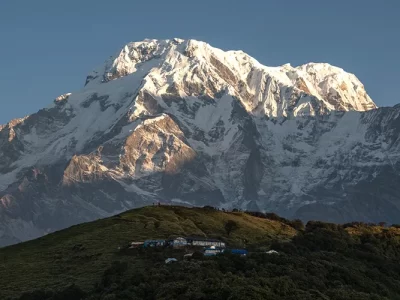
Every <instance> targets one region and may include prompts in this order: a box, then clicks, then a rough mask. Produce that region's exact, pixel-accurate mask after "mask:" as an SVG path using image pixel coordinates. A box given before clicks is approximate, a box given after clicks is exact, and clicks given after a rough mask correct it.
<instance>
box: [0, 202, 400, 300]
mask: <svg viewBox="0 0 400 300" xmlns="http://www.w3.org/2000/svg"><path fill="white" fill-rule="evenodd" d="M227 222H235V224H236V229H235V230H233V231H231V232H227V230H226V224H227ZM398 227H399V226H392V227H385V224H380V225H376V224H370V225H368V224H364V223H349V224H345V225H336V224H330V223H323V222H315V221H313V222H308V223H307V225H306V226H305V227H304V226H302V224H301V222H297V221H296V222H294V221H288V220H286V219H283V218H280V217H278V216H276V215H274V214H262V213H249V212H224V211H220V210H216V209H212V208H185V207H178V206H160V207H158V206H150V207H143V208H139V209H135V210H131V211H128V212H126V213H122V214H119V215H116V216H114V217H110V218H107V219H102V220H98V221H94V222H91V223H85V224H80V225H76V226H73V227H71V228H68V229H65V230H62V231H59V232H55V233H52V234H49V235H47V236H44V237H42V238H39V239H37V240H33V241H29V242H25V243H21V244H17V245H14V246H9V247H6V248H2V249H0V262H1V264H0V278H1V281H0V299H20V300H28V299H29V300H71V299H85V300H95V299H102V300H111V299H127V300H128V299H198V300H200V299H204V300H205V299H215V300H217V299H218V300H219V299H227V300H228V299H229V300H235V299H237V300H239V299H271V300H272V299H274V300H275V299H286V300H294V299H298V300H300V299H301V300H307V299H309V300H315V299H320V300H348V299H357V300H363V299H366V300H367V299H368V300H378V299H384V300H389V299H390V300H395V299H400V275H399V274H400V269H399V266H398V260H399V259H400V229H399V228H398ZM186 235H198V236H204V237H208V238H217V239H221V240H223V241H225V242H226V243H227V244H228V246H230V247H244V248H247V249H249V250H250V253H249V255H248V256H247V257H239V256H235V255H232V254H223V255H220V256H216V257H202V256H197V257H196V258H192V259H191V260H189V261H185V260H183V255H184V254H185V253H186V252H185V250H184V249H182V250H181V249H177V250H175V249H169V248H165V249H164V248H156V249H143V248H139V249H127V246H128V245H129V244H130V243H131V242H132V241H143V240H145V239H167V238H169V237H177V236H186ZM270 249H273V250H275V251H277V252H278V254H273V255H270V254H266V253H265V252H266V251H267V250H270ZM168 257H175V258H177V259H178V262H177V263H175V264H173V265H166V264H165V263H164V260H165V259H166V258H168Z"/></svg>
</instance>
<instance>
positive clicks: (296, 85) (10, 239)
mask: <svg viewBox="0 0 400 300" xmlns="http://www.w3.org/2000/svg"><path fill="white" fill-rule="evenodd" d="M399 113H400V107H394V108H380V109H378V108H377V107H376V105H375V104H374V102H373V101H372V100H371V99H370V98H369V96H368V95H367V93H366V91H365V89H364V87H363V85H362V83H361V82H360V81H359V80H358V79H357V78H356V77H355V76H354V75H352V74H349V73H346V72H345V71H343V70H342V69H340V68H337V67H333V66H330V65H328V64H316V63H310V64H306V65H303V66H300V67H296V68H295V67H292V66H290V65H288V64H287V65H284V66H281V67H266V66H263V65H261V64H260V63H259V62H257V61H256V60H255V59H254V58H252V57H250V56H248V55H247V54H245V53H243V52H242V51H227V52H224V51H222V50H219V49H216V48H213V47H211V46H210V45H208V44H206V43H203V42H199V41H195V40H188V41H184V40H180V39H172V40H162V41H159V40H145V41H142V42H135V43H130V44H128V45H126V46H125V47H124V48H123V49H122V50H121V51H119V52H118V53H117V54H116V55H114V56H112V57H111V58H110V59H109V60H107V61H106V62H105V64H103V65H101V66H100V67H98V68H96V69H95V70H94V71H93V72H91V73H90V74H89V75H88V77H87V79H86V83H85V86H84V88H82V90H80V91H78V92H76V93H71V94H65V95H62V96H60V97H58V98H57V99H55V100H54V102H53V104H52V105H51V106H49V107H48V108H46V109H43V110H40V111H39V112H38V113H36V114H33V115H31V116H28V117H26V118H24V119H19V120H15V121H13V122H10V123H9V124H7V125H4V126H1V127H0V243H1V244H9V243H14V242H17V241H20V240H26V239H30V238H33V237H36V236H40V235H42V234H45V233H47V232H51V231H53V230H56V229H60V228H64V227H66V226H69V225H71V224H75V223H79V222H83V221H88V220H92V219H95V218H99V217H103V216H108V215H110V214H113V213H116V212H119V211H123V210H126V209H128V208H132V207H137V206H141V205H146V204H150V203H152V202H154V201H160V200H161V201H163V202H171V203H186V204H188V205H214V206H221V207H228V208H233V207H241V208H244V209H259V210H272V211H276V212H278V213H280V214H283V215H285V216H289V217H293V216H296V217H301V218H304V219H309V218H322V219H325V220H333V221H348V220H355V219H357V220H367V221H381V220H387V221H389V222H395V221H399V219H400V217H399V209H400V202H399V200H398V197H397V195H398V193H399V192H400V191H399V188H398V187H397V185H396V181H397V179H398V174H399V172H398V171H399V169H398V168H399V163H398V161H399V155H398V153H399V151H398V147H399V142H398V140H397V139H398V131H399V126H400V124H398V116H399Z"/></svg>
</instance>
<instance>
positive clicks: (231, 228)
mask: <svg viewBox="0 0 400 300" xmlns="http://www.w3.org/2000/svg"><path fill="white" fill-rule="evenodd" d="M238 228H239V226H238V224H237V223H236V222H235V221H233V220H229V221H228V222H226V223H225V231H226V233H227V234H228V235H230V234H231V232H232V231H235V230H236V229H238Z"/></svg>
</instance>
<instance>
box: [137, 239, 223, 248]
mask: <svg viewBox="0 0 400 300" xmlns="http://www.w3.org/2000/svg"><path fill="white" fill-rule="evenodd" d="M190 246H193V247H218V248H225V247H226V245H225V242H223V241H221V240H217V239H208V238H203V237H176V238H173V239H168V240H145V241H144V242H132V243H131V246H130V248H139V247H143V248H149V247H173V248H182V247H190Z"/></svg>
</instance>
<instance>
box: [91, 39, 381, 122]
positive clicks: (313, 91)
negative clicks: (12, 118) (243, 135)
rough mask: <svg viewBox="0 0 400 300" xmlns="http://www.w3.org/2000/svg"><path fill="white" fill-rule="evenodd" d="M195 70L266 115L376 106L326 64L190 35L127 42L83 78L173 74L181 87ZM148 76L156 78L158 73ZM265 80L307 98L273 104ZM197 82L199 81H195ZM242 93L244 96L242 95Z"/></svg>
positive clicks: (355, 83) (340, 72) (355, 82)
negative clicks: (271, 63) (274, 62)
mask: <svg viewBox="0 0 400 300" xmlns="http://www.w3.org/2000/svg"><path fill="white" fill-rule="evenodd" d="M199 70H202V71H201V72H202V73H203V74H207V75H206V76H205V78H207V77H209V76H211V77H213V75H215V76H214V77H215V80H216V81H217V82H218V83H219V85H221V88H223V89H224V90H225V89H230V90H236V94H238V95H237V96H241V98H242V100H243V104H244V105H245V107H247V108H248V109H250V110H254V109H256V110H257V113H260V112H262V113H265V114H266V115H267V116H272V117H279V116H287V115H288V114H289V111H294V112H296V115H297V114H314V113H318V110H321V109H322V111H333V110H340V111H349V110H356V111H366V110H370V109H374V108H376V107H377V106H376V105H375V103H374V102H373V101H372V100H371V98H370V97H369V96H368V95H367V93H366V91H365V89H364V86H363V85H362V83H361V82H360V81H359V80H358V79H357V77H356V76H354V75H353V74H350V73H347V72H345V71H344V70H343V69H341V68H338V67H335V66H332V65H330V64H327V63H308V64H305V65H302V66H299V67H296V68H294V67H292V66H291V65H290V64H285V65H283V66H281V67H267V66H264V65H262V64H260V63H259V62H258V61H257V60H255V59H254V58H252V57H251V56H249V55H247V54H246V53H244V52H243V51H222V50H220V49H217V48H214V47H212V46H210V45H209V44H207V43H204V42H201V41H197V40H192V39H191V40H183V39H178V38H174V39H167V40H155V39H145V40H143V41H139V42H131V43H128V44H127V45H125V46H124V47H123V48H122V49H121V50H120V51H119V52H118V53H117V54H116V55H114V56H112V57H111V58H110V59H109V60H107V61H106V63H105V64H104V65H103V66H101V67H100V68H98V69H96V70H95V71H93V72H92V73H91V74H90V75H89V76H88V77H87V80H86V85H88V84H90V85H91V84H94V83H95V84H98V83H105V82H108V81H111V80H115V79H118V78H121V77H125V76H127V75H130V74H133V73H138V72H139V73H142V75H141V76H142V77H146V76H147V75H149V74H158V75H157V80H158V81H160V80H161V81H162V82H158V83H157V85H158V86H165V85H166V84H168V83H167V82H165V77H166V76H167V75H168V74H170V75H171V76H172V74H174V76H172V77H173V79H172V78H171V80H173V81H175V83H176V80H177V79H179V80H182V79H184V80H185V82H182V83H181V84H180V85H181V86H184V85H187V84H192V83H190V82H188V80H189V79H188V78H191V79H190V80H189V81H191V80H193V79H194V77H193V76H194V75H195V74H194V73H193V72H194V71H195V72H196V73H198V72H199ZM188 74H192V76H188ZM167 77H168V76H167ZM152 78H153V80H154V78H156V77H155V76H152ZM163 78H164V79H163ZM265 81H270V82H271V83H272V85H271V84H269V88H273V86H276V87H274V89H279V90H286V89H288V88H289V89H292V88H294V89H296V90H298V93H303V94H305V96H309V98H304V97H303V100H302V101H301V108H299V107H297V102H293V101H292V100H290V99H286V100H285V99H282V103H281V104H279V103H271V101H272V100H271V98H269V96H268V94H269V93H267V91H265V90H264V89H265ZM193 84H194V83H193ZM195 84H200V82H197V81H196V83H195ZM238 84H242V85H244V86H247V87H246V90H243V89H242V90H240V91H238V90H237V86H236V85H238ZM244 86H243V87H244ZM261 90H263V92H262V94H260V91H261ZM188 96H190V95H189V94H188ZM235 96H236V95H235ZM244 97H245V98H246V99H243V98H244ZM260 97H261V98H262V97H264V99H260ZM314 98H317V99H318V100H319V101H320V102H321V103H322V107H321V105H320V104H318V103H317V102H315V101H314V100H313V99H314ZM305 99H308V100H305ZM260 101H261V102H262V103H264V104H263V106H264V109H261V110H260V105H258V104H257V103H259V102H260ZM304 101H306V103H305V102H304ZM296 107H297V108H296Z"/></svg>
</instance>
